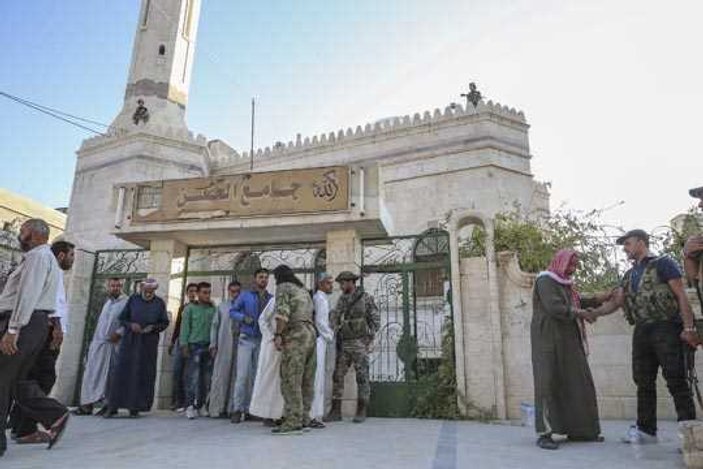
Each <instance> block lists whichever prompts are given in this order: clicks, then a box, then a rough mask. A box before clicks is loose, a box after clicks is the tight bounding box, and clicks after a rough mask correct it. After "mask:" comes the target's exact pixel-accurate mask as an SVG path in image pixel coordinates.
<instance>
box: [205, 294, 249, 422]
mask: <svg viewBox="0 0 703 469" xmlns="http://www.w3.org/2000/svg"><path fill="white" fill-rule="evenodd" d="M241 290H242V285H241V284H240V283H239V282H238V281H236V280H234V281H232V282H230V283H229V285H228V286H227V295H228V297H229V299H227V300H225V301H223V302H222V303H221V304H220V307H219V308H218V310H217V314H216V315H215V316H214V317H213V319H212V327H211V330H210V352H211V353H212V355H213V356H214V357H215V360H214V363H213V367H212V368H213V369H212V381H211V384H210V402H209V404H208V412H209V414H210V416H211V417H223V418H224V417H228V416H229V414H230V413H231V412H232V411H233V409H232V400H231V399H230V398H231V397H232V396H233V395H234V379H235V377H236V376H237V340H238V338H239V327H238V325H237V323H236V322H234V321H233V320H232V319H231V318H230V317H229V310H230V309H232V307H233V306H234V302H235V300H236V299H237V297H238V296H239V293H240V292H241Z"/></svg>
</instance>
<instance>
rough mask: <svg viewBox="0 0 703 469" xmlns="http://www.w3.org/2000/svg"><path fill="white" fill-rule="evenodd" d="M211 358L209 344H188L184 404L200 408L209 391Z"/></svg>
mask: <svg viewBox="0 0 703 469" xmlns="http://www.w3.org/2000/svg"><path fill="white" fill-rule="evenodd" d="M211 377H212V358H211V357H210V350H209V344H190V355H189V356H188V363H187V365H186V383H187V384H186V405H188V406H191V405H192V406H194V407H195V408H197V409H200V408H201V407H202V406H203V405H204V404H205V401H206V400H207V396H208V394H209V393H210V379H211Z"/></svg>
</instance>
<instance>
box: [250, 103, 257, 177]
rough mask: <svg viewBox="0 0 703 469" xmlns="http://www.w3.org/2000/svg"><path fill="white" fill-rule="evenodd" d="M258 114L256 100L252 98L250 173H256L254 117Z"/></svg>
mask: <svg viewBox="0 0 703 469" xmlns="http://www.w3.org/2000/svg"><path fill="white" fill-rule="evenodd" d="M255 112H256V99H255V98H251V147H250V151H249V160H250V162H249V171H254V115H255Z"/></svg>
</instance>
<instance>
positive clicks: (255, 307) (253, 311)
mask: <svg viewBox="0 0 703 469" xmlns="http://www.w3.org/2000/svg"><path fill="white" fill-rule="evenodd" d="M271 297H272V295H271V294H270V293H269V292H266V293H265V296H264V301H263V302H261V303H262V304H259V294H258V293H257V292H256V291H252V290H247V291H244V292H242V293H241V294H240V295H239V296H238V297H237V299H236V300H235V302H234V305H233V306H232V308H231V309H230V310H229V317H230V318H232V319H233V320H234V321H236V322H237V323H238V324H239V332H240V334H244V335H246V336H247V337H253V338H257V339H258V338H260V337H261V331H260V330H259V315H260V314H261V311H263V310H264V308H265V307H266V304H267V303H268V302H269V300H270V299H271ZM245 317H248V318H251V319H252V320H253V322H252V323H251V324H246V323H245V322H244V318H245Z"/></svg>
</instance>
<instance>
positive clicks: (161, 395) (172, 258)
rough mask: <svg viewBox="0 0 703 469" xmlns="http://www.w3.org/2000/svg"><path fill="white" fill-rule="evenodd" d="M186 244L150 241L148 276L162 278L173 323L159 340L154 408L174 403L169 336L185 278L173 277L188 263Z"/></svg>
mask: <svg viewBox="0 0 703 469" xmlns="http://www.w3.org/2000/svg"><path fill="white" fill-rule="evenodd" d="M185 254H186V246H185V245H183V244H181V243H179V242H177V241H173V240H156V241H152V242H151V246H150V253H149V277H152V278H154V279H156V280H157V281H158V282H159V289H158V290H157V292H156V294H157V295H158V296H160V297H161V298H162V299H163V300H164V301H165V302H166V309H167V311H168V312H169V316H170V318H171V324H170V325H169V328H168V329H167V330H166V332H164V333H162V334H161V338H160V340H159V354H158V358H157V363H156V389H155V392H154V396H155V398H154V405H153V409H154V410H156V409H165V408H168V406H169V404H170V403H171V394H172V392H171V389H172V379H171V378H172V376H173V359H172V357H170V356H169V355H168V351H167V349H168V340H167V339H168V337H170V336H171V334H172V333H173V325H174V322H175V317H176V313H177V312H178V308H179V307H180V304H181V291H182V287H183V279H182V278H180V277H178V278H174V279H172V278H171V277H172V275H173V274H177V273H182V272H183V267H184V263H185Z"/></svg>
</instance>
